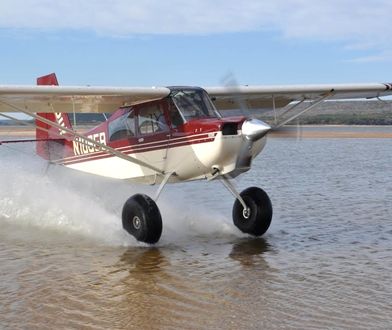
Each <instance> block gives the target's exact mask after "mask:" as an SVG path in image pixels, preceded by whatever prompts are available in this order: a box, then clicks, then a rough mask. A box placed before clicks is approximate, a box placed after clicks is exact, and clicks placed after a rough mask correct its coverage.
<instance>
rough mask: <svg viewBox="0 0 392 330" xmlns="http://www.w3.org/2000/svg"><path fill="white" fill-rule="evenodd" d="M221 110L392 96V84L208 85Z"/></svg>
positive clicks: (210, 93) (279, 106)
mask: <svg viewBox="0 0 392 330" xmlns="http://www.w3.org/2000/svg"><path fill="white" fill-rule="evenodd" d="M204 89H205V90H206V91H207V92H208V94H209V95H210V96H211V98H212V100H213V101H214V104H215V106H216V107H217V109H218V110H229V109H236V108H237V109H238V108H241V107H246V108H248V109H272V108H283V107H285V106H286V105H288V104H289V103H291V102H294V101H298V102H301V101H317V100H321V99H328V100H339V99H340V100H342V99H358V98H361V99H370V98H378V97H383V96H388V95H392V84H390V83H389V84H380V83H371V84H335V85H334V84H330V85H280V86H279V85H277V86H233V87H205V88H204Z"/></svg>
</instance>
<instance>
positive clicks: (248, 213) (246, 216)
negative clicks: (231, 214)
mask: <svg viewBox="0 0 392 330" xmlns="http://www.w3.org/2000/svg"><path fill="white" fill-rule="evenodd" d="M242 215H243V216H244V218H245V219H249V217H250V208H249V207H246V208H244V209H243V210H242Z"/></svg>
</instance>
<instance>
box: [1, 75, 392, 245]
mask: <svg viewBox="0 0 392 330" xmlns="http://www.w3.org/2000/svg"><path fill="white" fill-rule="evenodd" d="M37 84H38V85H39V86H35V85H32V86H11V85H2V86H1V85H0V115H1V116H4V117H7V118H11V119H14V117H12V116H11V115H9V114H5V113H6V112H22V113H24V114H26V115H29V116H31V117H33V118H34V119H35V125H36V142H37V148H36V151H37V154H38V155H40V156H41V157H43V158H45V159H47V160H48V161H50V162H52V163H55V164H59V165H64V166H66V167H69V168H72V169H75V170H79V171H83V172H87V173H92V174H96V175H100V176H105V177H110V178H116V179H121V180H129V181H138V182H143V183H147V184H159V188H158V189H157V193H156V196H155V197H154V199H152V198H150V197H148V196H146V195H144V194H136V195H134V196H131V197H130V198H129V199H128V200H127V201H126V202H125V204H124V207H123V210H122V223H123V227H124V229H125V230H126V231H128V232H129V233H130V234H131V235H133V236H135V237H136V239H137V240H139V241H142V242H146V243H150V244H153V243H156V242H157V241H158V240H159V238H160V236H161V233H162V218H161V214H160V211H159V209H158V207H157V204H156V201H157V199H158V197H159V195H160V193H161V191H162V189H163V187H164V186H165V185H166V183H168V182H171V183H175V182H182V181H192V180H207V181H210V180H215V179H219V180H221V181H222V183H223V184H224V185H225V186H226V188H227V189H228V190H229V191H230V192H231V193H232V194H233V195H234V197H235V202H234V206H233V221H234V224H235V225H236V226H237V227H238V228H239V229H240V230H241V231H242V232H244V233H248V234H251V235H254V236H260V235H263V234H264V233H265V232H266V231H267V229H268V228H269V226H270V223H271V219H272V205H271V201H270V199H269V197H268V195H267V194H266V193H265V192H264V191H263V190H262V189H260V188H257V187H250V188H247V189H245V190H244V191H242V192H241V193H239V192H238V191H237V190H236V189H235V187H234V186H233V184H232V183H231V180H230V179H231V178H234V177H236V176H238V175H240V174H241V173H244V172H246V171H248V170H249V169H250V168H251V165H252V160H253V159H254V158H255V157H256V156H257V155H258V154H259V153H260V152H261V151H262V150H263V148H264V146H265V144H266V138H267V135H268V133H269V132H270V131H271V130H273V129H274V128H279V127H281V126H283V125H284V124H286V123H288V122H290V121H292V120H294V119H295V118H297V117H298V116H300V115H301V114H303V113H305V112H306V111H309V110H310V109H312V108H313V107H314V106H315V105H317V104H319V103H320V102H322V101H325V100H336V99H354V98H380V97H383V96H388V95H391V94H392V85H391V84H378V83H373V84H337V85H302V86H301V85H294V86H293V85H289V86H254V87H251V86H235V87H205V88H200V87H188V86H175V87H158V88H155V87H153V88H139V87H130V88H120V87H71V86H58V82H57V78H56V76H55V74H50V75H47V76H43V77H40V78H38V79H37ZM244 105H245V107H246V108H248V109H260V111H263V110H262V109H269V110H271V109H272V110H274V111H275V113H277V111H279V109H283V114H285V115H286V117H287V116H288V118H286V119H284V120H281V121H280V122H279V123H278V121H275V125H274V127H273V128H272V127H271V126H270V125H268V124H266V123H265V122H263V121H261V120H258V119H254V118H247V117H246V116H236V117H223V116H222V115H221V113H224V111H225V110H227V109H235V108H241V107H243V106H244ZM299 105H301V107H302V108H301V110H300V111H299V112H298V111H296V112H295V111H294V110H295V109H297V110H298V109H299V108H300V107H298V106H299ZM294 112H295V114H293V113H294ZM69 113H103V114H106V113H112V114H111V116H110V117H109V119H107V120H106V121H104V122H103V123H101V124H100V125H98V126H97V127H95V128H93V129H91V130H90V131H88V132H87V133H85V134H81V133H79V132H77V131H75V130H73V129H72V126H71V122H70V118H69V115H68V114H69ZM280 114H282V113H280ZM292 114H293V115H292ZM279 118H281V117H280V116H279ZM276 119H278V116H277V117H276ZM3 143H4V142H3Z"/></svg>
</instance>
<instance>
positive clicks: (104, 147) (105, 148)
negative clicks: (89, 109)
mask: <svg viewBox="0 0 392 330" xmlns="http://www.w3.org/2000/svg"><path fill="white" fill-rule="evenodd" d="M0 103H3V104H5V105H6V106H8V107H11V108H13V109H15V110H17V111H19V112H22V113H24V114H26V115H28V116H30V117H33V118H34V119H38V120H39V121H42V122H43V123H45V124H48V125H50V126H53V127H56V128H58V129H59V130H60V131H65V132H67V133H68V134H70V135H71V136H72V137H73V138H74V137H79V138H80V139H81V140H82V141H78V142H82V143H84V144H87V145H89V146H91V145H95V146H98V147H99V148H100V149H101V150H102V151H106V152H108V153H109V154H112V155H114V156H116V157H119V158H121V159H124V160H127V161H129V162H131V163H134V164H137V165H140V166H142V167H146V168H149V169H150V170H153V171H154V172H157V173H158V174H162V175H163V174H165V173H164V171H161V170H160V169H158V168H156V167H154V166H152V165H150V164H147V163H145V162H143V161H141V160H139V159H136V158H134V157H131V156H128V155H126V154H124V153H123V152H121V151H118V150H116V149H114V148H112V147H109V146H107V145H106V144H102V143H100V142H97V141H95V140H93V139H90V138H88V137H87V136H85V135H83V134H80V133H77V132H75V131H74V130H72V129H69V128H66V127H63V126H61V125H59V124H57V123H55V122H53V121H51V120H49V119H46V118H43V117H41V116H39V115H36V114H34V113H32V112H29V111H26V110H24V109H21V108H19V107H17V106H15V105H13V104H10V103H8V102H4V101H2V100H0ZM86 142H88V143H86Z"/></svg>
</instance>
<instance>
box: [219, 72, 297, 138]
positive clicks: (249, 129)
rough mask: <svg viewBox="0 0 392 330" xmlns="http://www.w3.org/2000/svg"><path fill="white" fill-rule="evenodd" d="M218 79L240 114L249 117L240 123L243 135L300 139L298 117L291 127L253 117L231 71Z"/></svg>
mask: <svg viewBox="0 0 392 330" xmlns="http://www.w3.org/2000/svg"><path fill="white" fill-rule="evenodd" d="M220 81H221V84H222V85H223V86H225V87H227V88H228V89H229V90H230V91H231V92H232V99H234V100H235V103H236V104H237V105H238V107H239V108H238V109H239V110H240V112H241V114H242V115H243V116H245V117H247V118H249V119H247V120H246V121H245V122H244V123H243V125H242V132H243V134H244V135H248V134H249V136H250V137H251V138H250V139H254V137H255V136H259V137H258V138H257V139H259V138H261V137H263V136H265V135H266V134H272V135H273V136H275V137H291V138H297V140H301V139H302V126H301V125H300V121H299V119H297V121H296V125H295V127H293V126H285V125H282V124H275V125H272V124H269V123H266V122H264V121H262V120H260V119H259V118H255V117H254V113H252V112H251V111H250V109H249V107H248V105H247V103H246V102H245V101H244V99H243V98H242V97H241V94H240V93H239V90H240V88H239V87H240V84H239V83H238V81H237V79H236V77H235V75H234V74H233V72H231V71H229V72H228V73H227V74H226V75H225V76H224V77H223V78H222V79H221V80H220ZM236 90H238V93H236ZM244 130H245V131H244ZM257 139H256V140H257Z"/></svg>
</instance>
